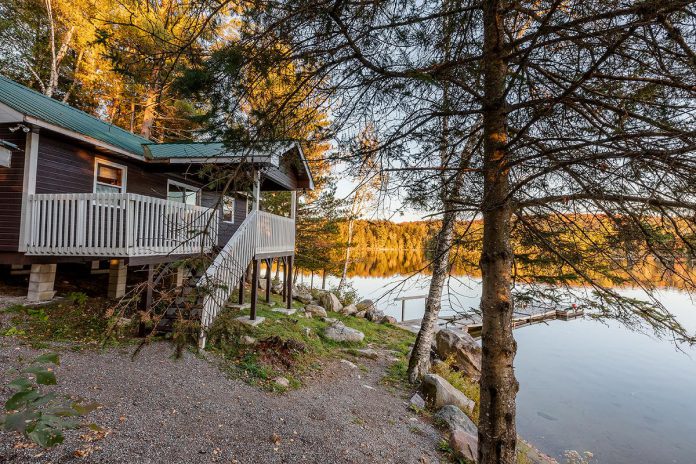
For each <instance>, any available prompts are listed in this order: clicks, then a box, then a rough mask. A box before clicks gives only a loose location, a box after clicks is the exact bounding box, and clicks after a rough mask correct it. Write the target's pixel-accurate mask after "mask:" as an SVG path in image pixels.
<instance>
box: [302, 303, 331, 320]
mask: <svg viewBox="0 0 696 464" xmlns="http://www.w3.org/2000/svg"><path fill="white" fill-rule="evenodd" d="M304 309H305V312H307V313H310V314H311V315H312V316H317V317H326V310H325V309H324V308H322V307H321V306H319V305H315V304H308V305H307V306H305V307H304Z"/></svg>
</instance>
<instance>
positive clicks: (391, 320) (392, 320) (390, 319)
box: [380, 316, 396, 324]
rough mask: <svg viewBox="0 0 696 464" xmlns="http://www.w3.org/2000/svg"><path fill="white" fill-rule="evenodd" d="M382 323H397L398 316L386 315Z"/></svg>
mask: <svg viewBox="0 0 696 464" xmlns="http://www.w3.org/2000/svg"><path fill="white" fill-rule="evenodd" d="M380 323H382V324H396V318H395V317H393V316H384V317H383V318H382V320H381V321H380Z"/></svg>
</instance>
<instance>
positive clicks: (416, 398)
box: [409, 393, 425, 409]
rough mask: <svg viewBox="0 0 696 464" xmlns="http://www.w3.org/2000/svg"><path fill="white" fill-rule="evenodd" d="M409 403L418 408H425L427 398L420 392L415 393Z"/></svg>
mask: <svg viewBox="0 0 696 464" xmlns="http://www.w3.org/2000/svg"><path fill="white" fill-rule="evenodd" d="M409 403H410V404H411V406H413V407H414V408H416V409H425V400H424V399H423V397H422V396H420V395H419V394H418V393H414V394H413V396H412V397H411V399H410V400H409Z"/></svg>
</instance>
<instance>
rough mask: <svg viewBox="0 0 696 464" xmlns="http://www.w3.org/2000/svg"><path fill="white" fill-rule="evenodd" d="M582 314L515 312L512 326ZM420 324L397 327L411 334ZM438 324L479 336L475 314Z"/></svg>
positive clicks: (572, 311)
mask: <svg viewBox="0 0 696 464" xmlns="http://www.w3.org/2000/svg"><path fill="white" fill-rule="evenodd" d="M583 314H584V311H583V310H582V309H580V308H576V309H568V310H560V309H559V310H551V311H545V312H538V313H533V314H527V313H522V312H515V317H514V318H513V320H512V324H513V328H515V329H517V328H520V327H525V326H528V325H532V324H539V323H542V322H545V321H551V320H556V319H558V320H562V321H569V320H571V319H576V318H578V317H582V316H583ZM420 324H421V320H420V319H411V320H408V321H401V322H400V323H399V325H401V326H402V327H404V328H405V329H407V330H410V331H412V332H418V330H419V329H420ZM439 324H440V325H441V326H443V327H451V328H455V329H458V330H462V331H466V332H468V333H469V334H470V335H472V336H478V335H480V334H481V325H482V324H481V316H480V315H477V314H472V315H469V316H461V315H457V316H444V317H441V318H440V322H439Z"/></svg>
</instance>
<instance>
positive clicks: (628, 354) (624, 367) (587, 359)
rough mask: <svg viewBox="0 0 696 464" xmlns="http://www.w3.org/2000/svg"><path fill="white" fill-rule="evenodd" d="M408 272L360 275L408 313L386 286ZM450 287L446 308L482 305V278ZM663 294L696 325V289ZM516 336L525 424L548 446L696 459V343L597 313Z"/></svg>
mask: <svg viewBox="0 0 696 464" xmlns="http://www.w3.org/2000/svg"><path fill="white" fill-rule="evenodd" d="M402 280H403V278H402V277H400V276H398V275H397V276H392V277H354V278H353V279H352V283H353V286H354V288H355V289H356V290H357V291H358V293H359V294H360V295H361V296H362V297H363V298H372V299H375V300H377V299H379V301H378V305H379V306H380V307H381V308H383V309H384V310H385V311H386V312H387V313H389V314H391V315H393V316H395V317H397V318H399V317H400V316H401V306H400V303H395V302H394V301H393V299H394V298H395V297H396V296H397V294H395V293H392V294H390V295H386V296H385V292H387V291H388V290H391V289H393V288H394V286H395V284H397V283H399V282H401V281H402ZM427 284H428V279H427V277H423V278H421V279H418V280H417V281H409V282H407V283H406V284H405V285H403V286H400V295H402V296H403V295H418V294H424V293H426V292H427ZM449 293H450V295H449V296H448V297H447V298H446V299H447V301H445V302H443V307H444V308H449V307H458V308H468V307H475V306H477V305H478V296H479V294H480V288H479V281H478V280H477V279H472V278H466V277H463V278H459V279H452V280H450V292H449ZM625 293H630V294H633V295H634V296H636V295H637V294H636V292H631V291H625ZM661 298H662V301H663V303H664V304H666V305H667V307H668V308H669V309H670V310H671V311H673V312H675V313H676V314H678V315H679V320H680V321H681V322H682V323H683V324H684V325H686V326H687V327H688V328H689V329H690V330H691V331H694V330H696V306H695V305H694V304H693V302H692V301H691V300H690V298H689V297H688V295H685V294H683V293H680V292H678V291H667V290H665V291H664V292H663V293H662V295H661ZM422 311H423V301H422V300H421V301H414V302H408V304H407V314H406V318H407V319H413V318H417V317H419V316H420V315H421V314H422ZM443 312H444V314H447V313H448V312H450V310H449V309H445V310H444V311H443ZM515 338H516V339H517V342H518V353H517V357H516V360H515V366H516V374H517V378H518V379H519V382H520V391H519V395H518V403H517V404H518V412H517V423H518V432H519V433H520V435H521V436H523V437H524V438H525V439H527V440H529V441H530V442H532V443H534V444H535V445H536V446H537V447H539V448H540V449H541V450H542V451H544V452H546V453H547V454H549V455H551V456H554V457H557V458H561V457H562V455H563V452H564V451H565V450H571V449H574V450H578V451H591V452H592V453H594V455H595V459H594V460H593V461H592V462H593V463H598V464H604V463H606V464H623V463H626V464H628V463H631V464H648V463H649V464H655V463H688V464H693V463H696V349H693V348H689V347H682V349H683V350H684V351H683V352H682V351H678V350H676V349H675V346H674V345H673V344H672V343H671V342H670V341H669V340H658V339H656V338H655V337H654V336H651V335H646V334H643V333H638V332H633V331H631V330H629V329H627V328H625V327H624V326H622V325H621V324H619V323H616V322H609V323H608V324H604V323H602V322H598V321H594V320H590V319H578V320H573V321H567V322H564V321H551V322H549V323H547V324H540V325H534V326H528V327H523V328H520V329H518V330H516V331H515Z"/></svg>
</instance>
